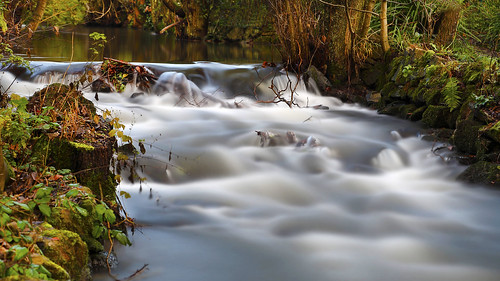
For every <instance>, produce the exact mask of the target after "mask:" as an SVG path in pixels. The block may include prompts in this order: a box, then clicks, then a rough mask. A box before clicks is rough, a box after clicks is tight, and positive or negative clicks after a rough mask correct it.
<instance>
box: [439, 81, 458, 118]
mask: <svg viewBox="0 0 500 281" xmlns="http://www.w3.org/2000/svg"><path fill="white" fill-rule="evenodd" d="M458 82H459V81H458V79H457V78H455V77H450V78H448V81H447V82H446V85H444V87H443V91H442V94H443V98H444V102H445V103H446V105H447V106H448V107H449V108H450V111H453V110H454V109H455V108H457V107H458V106H459V105H460V91H459V86H458Z"/></svg>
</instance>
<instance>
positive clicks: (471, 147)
mask: <svg viewBox="0 0 500 281" xmlns="http://www.w3.org/2000/svg"><path fill="white" fill-rule="evenodd" d="M481 127H482V124H481V123H479V122H477V121H474V120H464V121H462V122H460V123H458V124H457V129H456V130H455V133H454V134H453V137H452V140H451V141H452V143H453V144H454V145H455V146H456V148H457V149H458V150H459V151H461V152H465V153H469V154H477V153H478V152H479V151H481V150H482V149H481V145H480V142H479V130H480V129H481Z"/></svg>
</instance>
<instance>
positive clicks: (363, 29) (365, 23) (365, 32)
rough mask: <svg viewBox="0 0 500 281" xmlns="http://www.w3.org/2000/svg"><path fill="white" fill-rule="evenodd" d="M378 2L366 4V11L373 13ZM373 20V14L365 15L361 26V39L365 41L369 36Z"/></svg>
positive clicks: (371, 0)
mask: <svg viewBox="0 0 500 281" xmlns="http://www.w3.org/2000/svg"><path fill="white" fill-rule="evenodd" d="M376 2H377V0H368V2H367V3H366V7H365V10H366V11H369V12H371V11H373V8H374V7H375V3H376ZM371 19H372V14H371V13H364V15H363V25H362V26H361V31H360V34H359V35H360V38H361V39H365V38H366V37H367V36H368V31H369V30H370V22H371Z"/></svg>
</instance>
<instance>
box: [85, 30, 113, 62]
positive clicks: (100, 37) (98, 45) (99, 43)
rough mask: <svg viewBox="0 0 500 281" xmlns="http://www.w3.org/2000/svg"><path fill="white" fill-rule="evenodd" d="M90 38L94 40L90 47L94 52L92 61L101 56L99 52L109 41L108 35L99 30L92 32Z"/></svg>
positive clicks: (91, 51)
mask: <svg viewBox="0 0 500 281" xmlns="http://www.w3.org/2000/svg"><path fill="white" fill-rule="evenodd" d="M89 37H90V39H91V40H92V44H91V47H90V48H89V51H90V53H91V54H92V58H91V61H95V60H96V59H97V57H98V56H99V53H101V52H102V50H103V49H104V46H106V43H108V39H107V38H106V35H105V34H103V33H99V32H92V33H90V34H89Z"/></svg>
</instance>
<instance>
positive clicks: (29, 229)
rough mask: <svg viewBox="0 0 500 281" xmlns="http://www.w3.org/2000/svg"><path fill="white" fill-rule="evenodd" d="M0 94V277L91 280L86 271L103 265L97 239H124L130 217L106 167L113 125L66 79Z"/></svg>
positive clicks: (111, 151) (105, 256)
mask: <svg viewBox="0 0 500 281" xmlns="http://www.w3.org/2000/svg"><path fill="white" fill-rule="evenodd" d="M2 94H5V93H2ZM4 99H6V100H7V101H6V104H5V106H4V107H3V108H2V109H1V125H2V126H1V133H2V143H1V144H2V153H1V157H2V158H3V159H2V163H3V164H4V165H3V167H2V171H3V173H2V174H0V176H1V177H0V181H1V182H2V189H1V192H2V197H1V199H0V203H1V208H0V216H1V219H0V234H1V241H2V244H1V246H0V255H1V256H2V259H1V260H0V277H1V278H2V280H91V279H92V275H91V272H92V271H95V270H100V269H102V268H103V267H104V268H106V266H109V264H108V262H107V260H108V259H109V255H108V254H107V253H110V252H111V251H112V246H111V248H109V247H107V248H106V249H105V248H104V242H105V241H108V242H109V243H111V245H113V240H115V241H117V242H119V243H123V244H130V241H129V240H128V238H127V236H126V235H125V233H126V230H125V226H127V225H128V226H131V223H132V221H131V220H130V219H129V218H128V217H126V215H124V212H123V210H122V207H121V204H120V202H119V200H118V198H117V197H116V186H117V183H116V177H115V175H114V174H112V173H111V172H110V170H109V165H110V161H111V160H112V158H113V154H114V150H115V148H114V147H115V143H116V140H115V138H114V136H113V135H110V132H111V131H112V129H113V124H114V123H110V122H109V121H106V120H105V119H104V118H103V117H102V116H100V115H97V114H96V109H95V107H94V105H93V104H92V102H91V101H89V100H87V99H85V98H84V97H83V96H82V94H81V92H80V91H78V90H77V89H76V88H75V85H74V84H72V85H71V86H67V85H62V84H52V85H50V86H48V87H46V88H44V89H42V90H39V91H37V92H35V93H34V94H33V95H32V96H31V97H30V98H29V99H27V98H25V97H20V96H18V95H16V94H12V95H10V97H6V96H4ZM115 122H116V120H115Z"/></svg>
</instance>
